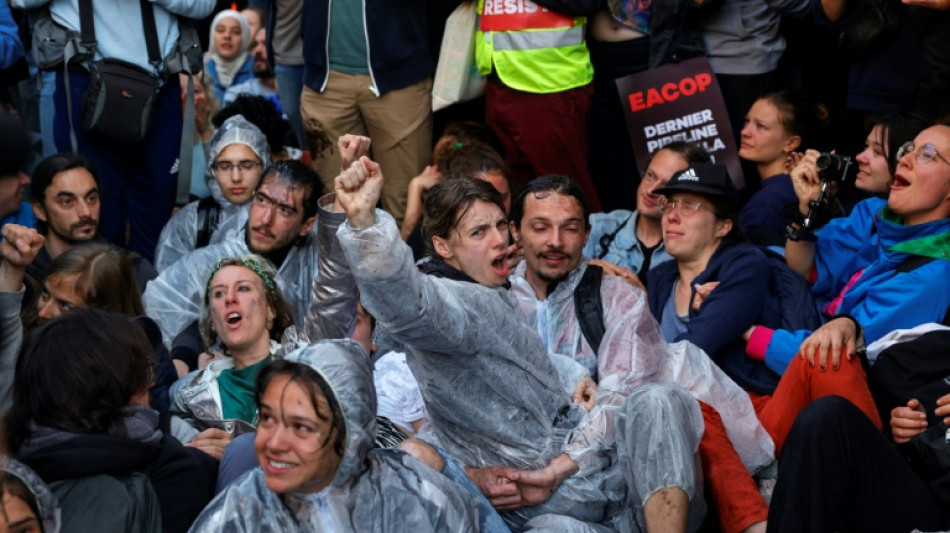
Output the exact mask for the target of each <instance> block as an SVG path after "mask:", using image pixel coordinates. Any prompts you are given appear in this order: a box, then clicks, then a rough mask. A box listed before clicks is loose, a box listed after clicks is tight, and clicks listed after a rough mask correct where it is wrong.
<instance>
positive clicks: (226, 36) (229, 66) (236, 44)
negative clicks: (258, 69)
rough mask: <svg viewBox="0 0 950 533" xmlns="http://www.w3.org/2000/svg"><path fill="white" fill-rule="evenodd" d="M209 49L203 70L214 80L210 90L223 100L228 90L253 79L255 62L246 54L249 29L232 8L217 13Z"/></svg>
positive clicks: (212, 24) (249, 37) (248, 45)
mask: <svg viewBox="0 0 950 533" xmlns="http://www.w3.org/2000/svg"><path fill="white" fill-rule="evenodd" d="M209 39H210V42H211V50H209V51H208V54H207V56H206V57H208V60H207V61H206V62H205V69H207V71H208V74H210V75H211V79H212V80H213V85H212V91H214V95H215V96H216V97H217V98H218V101H219V102H223V101H224V93H225V92H226V91H227V90H228V87H230V86H232V85H236V84H239V83H244V82H245V81H247V80H249V79H251V78H253V77H254V74H253V72H252V69H253V65H254V59H253V58H252V57H250V55H248V53H247V52H248V49H249V48H250V45H251V29H250V27H249V26H248V24H247V21H246V20H244V17H243V16H241V14H240V13H238V12H237V11H234V10H231V9H225V10H223V11H220V12H218V14H217V15H215V16H214V20H212V21H211V37H210V38H209Z"/></svg>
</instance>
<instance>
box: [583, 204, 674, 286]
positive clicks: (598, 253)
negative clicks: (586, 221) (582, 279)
mask: <svg viewBox="0 0 950 533" xmlns="http://www.w3.org/2000/svg"><path fill="white" fill-rule="evenodd" d="M621 226H623V228H622V229H621V228H620V227H621ZM618 229H620V231H617V230H618ZM614 232H617V234H616V236H615V237H614V240H613V242H611V243H610V245H609V247H608V248H607V253H606V254H604V253H603V252H604V249H603V247H602V246H601V245H600V240H601V238H603V237H604V236H605V235H608V234H610V233H614ZM584 255H585V256H587V257H592V258H594V259H603V260H604V261H609V262H611V263H613V264H615V265H618V266H622V267H624V268H628V269H630V270H631V271H633V272H634V273H639V272H640V266H641V265H643V248H642V247H641V246H640V241H638V240H637V212H636V211H628V210H626V209H616V210H614V211H611V212H609V213H591V214H590V238H588V239H587V244H586V245H585V246H584ZM670 259H672V257H670V254H668V253H666V248H665V247H664V245H663V241H660V244H659V246H657V248H656V250H654V251H653V258H652V259H651V261H650V268H651V269H652V268H653V267H655V266H656V265H658V264H660V263H662V262H664V261H669V260H670Z"/></svg>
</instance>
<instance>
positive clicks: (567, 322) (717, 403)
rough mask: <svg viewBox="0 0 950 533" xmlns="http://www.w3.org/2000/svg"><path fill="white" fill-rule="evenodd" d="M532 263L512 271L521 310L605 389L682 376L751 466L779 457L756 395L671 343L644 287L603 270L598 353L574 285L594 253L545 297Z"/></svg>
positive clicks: (688, 348)
mask: <svg viewBox="0 0 950 533" xmlns="http://www.w3.org/2000/svg"><path fill="white" fill-rule="evenodd" d="M525 268H526V265H525V263H524V262H523V261H522V263H521V264H520V265H518V268H517V269H516V270H515V273H514V275H513V276H512V277H511V281H512V288H511V292H512V294H514V296H515V297H516V298H517V300H518V305H519V306H520V307H521V311H522V313H524V315H525V316H526V317H527V319H528V322H529V323H531V324H534V325H535V328H536V330H537V331H538V332H539V334H541V336H542V341H544V344H545V345H546V347H547V349H548V351H549V352H553V353H557V354H561V355H564V356H567V357H570V358H571V359H573V360H574V361H576V362H577V363H579V364H580V365H582V366H584V367H585V368H586V370H587V371H588V372H589V373H590V375H591V376H592V377H594V378H595V381H597V382H598V383H599V385H600V388H601V394H607V393H608V392H609V391H616V392H619V393H621V394H624V393H626V391H629V390H632V389H633V388H635V387H637V386H638V385H640V384H643V383H650V382H672V383H676V384H678V385H680V386H681V387H683V388H684V389H686V390H688V391H689V392H690V393H691V394H692V395H693V396H694V397H695V398H696V399H698V400H701V401H703V402H706V403H707V404H709V405H710V406H712V407H713V408H715V409H716V411H718V412H719V414H720V416H721V417H722V421H723V424H724V425H725V427H726V432H727V433H728V434H729V437H730V440H731V441H732V443H733V446H734V447H735V448H736V451H737V452H738V453H739V457H740V458H741V459H742V462H743V464H744V465H745V466H746V468H748V469H749V472H750V473H753V474H754V473H755V472H757V471H758V470H759V469H761V468H762V467H765V466H767V465H769V464H770V463H771V462H772V461H773V460H774V455H775V445H774V444H773V442H772V438H771V437H770V436H769V434H768V432H766V431H765V428H763V427H762V424H761V423H760V422H759V419H758V417H757V416H756V414H755V409H754V408H753V406H752V402H751V400H749V395H748V394H747V393H746V392H745V391H744V390H742V388H741V387H739V385H737V384H736V383H735V382H734V381H733V380H732V379H731V378H729V376H727V375H726V374H725V373H723V372H722V370H720V369H719V367H718V366H717V365H716V364H715V363H713V362H712V360H711V359H710V358H709V357H708V356H707V355H706V353H705V352H703V351H702V350H701V349H700V348H699V347H697V346H695V345H693V344H690V343H688V342H685V341H681V342H678V343H675V344H667V343H666V342H665V341H664V340H663V334H662V333H661V331H660V327H659V325H658V324H657V322H656V320H655V319H654V318H653V315H652V314H651V313H650V309H649V303H648V302H647V299H646V295H645V294H644V293H643V292H642V291H640V290H638V289H634V288H633V287H630V286H629V285H628V284H627V283H626V282H625V281H623V280H622V279H621V278H619V277H617V276H604V277H603V281H602V282H601V289H600V294H601V301H602V303H603V311H604V323H605V326H606V332H605V334H604V337H603V339H602V340H601V344H600V356H599V357H598V356H597V354H595V353H594V351H593V349H592V348H591V346H590V345H589V344H588V343H587V340H586V339H585V338H584V335H583V334H582V333H581V328H580V325H579V324H578V321H577V314H576V313H575V311H574V289H575V288H576V287H577V285H578V284H579V283H580V280H581V277H582V276H583V274H584V270H585V269H586V268H587V260H586V259H582V261H581V263H580V265H579V266H578V268H576V269H575V270H574V271H573V272H572V273H571V274H570V275H569V276H568V277H567V279H565V280H563V281H562V282H560V283H559V284H558V285H557V287H555V289H554V290H553V291H551V293H550V294H548V295H547V299H546V300H544V301H539V300H538V299H537V298H536V297H535V294H534V289H532V288H531V286H530V285H529V284H528V280H527V279H525ZM575 382H576V381H575ZM598 400H600V398H598Z"/></svg>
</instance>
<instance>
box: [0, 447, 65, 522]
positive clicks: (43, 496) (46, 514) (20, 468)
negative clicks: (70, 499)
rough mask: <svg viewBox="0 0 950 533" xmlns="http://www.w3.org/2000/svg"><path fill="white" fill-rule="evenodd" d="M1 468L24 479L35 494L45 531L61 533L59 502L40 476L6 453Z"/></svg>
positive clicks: (0, 459) (0, 457) (1, 461)
mask: <svg viewBox="0 0 950 533" xmlns="http://www.w3.org/2000/svg"><path fill="white" fill-rule="evenodd" d="M0 470H2V471H3V472H6V473H7V474H10V475H12V476H13V477H15V478H17V479H19V480H20V481H22V482H23V484H24V485H25V486H26V488H27V490H29V491H30V492H31V493H32V494H33V497H34V498H35V499H36V507H37V511H38V513H37V514H38V516H37V517H36V518H37V519H39V521H40V524H41V525H42V527H43V531H44V533H59V529H60V526H61V525H62V521H61V519H60V510H59V502H58V501H56V496H55V495H54V494H53V492H52V491H50V489H49V487H47V486H46V483H43V480H42V479H40V476H38V475H36V472H33V471H32V470H30V468H29V467H28V466H26V465H24V464H23V463H21V462H19V461H17V460H15V459H12V458H10V457H7V456H4V455H0Z"/></svg>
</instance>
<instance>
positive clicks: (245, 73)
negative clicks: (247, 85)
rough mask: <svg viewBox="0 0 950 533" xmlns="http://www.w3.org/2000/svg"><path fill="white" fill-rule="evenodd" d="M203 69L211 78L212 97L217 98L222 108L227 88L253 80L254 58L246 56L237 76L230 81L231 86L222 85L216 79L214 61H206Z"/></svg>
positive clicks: (216, 73)
mask: <svg viewBox="0 0 950 533" xmlns="http://www.w3.org/2000/svg"><path fill="white" fill-rule="evenodd" d="M205 69H207V71H208V75H209V76H211V90H213V91H214V95H215V96H217V97H218V101H219V102H221V106H222V107H223V106H224V105H225V102H224V95H225V93H227V92H228V87H234V86H235V85H238V84H241V83H244V82H246V81H248V80H253V79H254V58H253V57H252V56H251V54H248V55H247V59H246V60H244V64H243V65H241V68H240V69H239V70H238V71H237V74H235V75H234V80H233V81H231V85H228V86H225V85H224V84H222V83H221V80H220V79H219V78H218V70H217V68H215V65H214V61H211V60H208V61H207V62H206V63H205Z"/></svg>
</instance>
